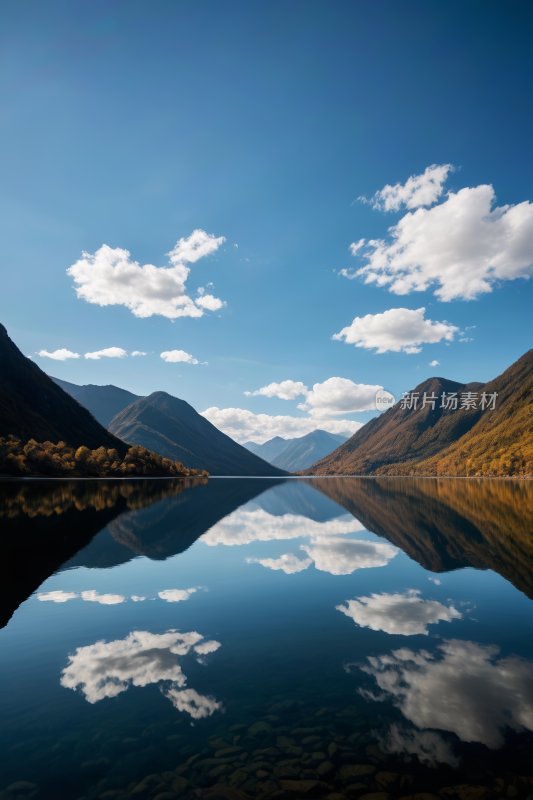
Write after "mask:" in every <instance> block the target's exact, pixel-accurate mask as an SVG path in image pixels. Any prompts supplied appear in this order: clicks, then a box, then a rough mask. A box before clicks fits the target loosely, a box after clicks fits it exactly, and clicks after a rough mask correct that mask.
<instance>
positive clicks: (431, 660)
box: [360, 639, 533, 749]
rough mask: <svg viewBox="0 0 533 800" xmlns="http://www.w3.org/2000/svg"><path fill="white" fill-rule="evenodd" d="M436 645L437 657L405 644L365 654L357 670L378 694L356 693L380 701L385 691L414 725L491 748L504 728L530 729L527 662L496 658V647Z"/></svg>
mask: <svg viewBox="0 0 533 800" xmlns="http://www.w3.org/2000/svg"><path fill="white" fill-rule="evenodd" d="M438 649H439V650H440V652H441V658H436V657H435V656H434V655H431V654H430V653H428V652H427V651H425V650H420V651H419V652H414V651H412V650H409V649H407V648H402V649H400V650H395V651H393V652H392V654H391V655H385V656H379V657H377V658H375V657H373V656H371V657H369V658H368V662H369V664H368V665H364V666H362V667H361V669H362V670H363V671H364V672H366V673H368V674H369V675H371V676H372V677H373V678H375V680H376V682H377V684H378V686H379V688H380V690H381V694H380V695H379V696H374V694H373V693H372V692H371V691H368V690H364V689H361V690H360V692H361V694H363V696H365V697H367V699H373V700H381V699H383V693H385V696H389V697H391V698H392V700H393V702H394V704H395V705H396V706H397V707H398V708H399V709H400V710H401V712H402V713H403V715H404V716H405V717H406V718H407V719H408V720H409V721H410V722H412V723H413V724H414V725H416V726H417V727H418V728H438V729H441V730H447V731H452V732H453V733H455V734H456V735H457V736H458V737H459V738H460V739H461V740H462V741H463V742H481V743H482V744H485V745H486V746H487V747H490V748H492V749H496V748H499V747H501V746H502V745H503V743H504V737H503V733H502V731H504V730H505V728H511V729H513V730H515V731H523V730H524V729H526V730H529V731H531V730H533V664H532V662H531V661H526V660H525V659H523V658H520V657H518V656H515V655H510V656H506V657H505V658H501V659H499V660H496V657H497V655H498V653H499V650H500V649H499V647H496V646H495V645H480V644H476V643H475V642H470V641H459V640H457V639H452V640H450V641H446V642H444V643H443V644H441V645H439V646H438Z"/></svg>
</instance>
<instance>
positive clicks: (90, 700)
mask: <svg viewBox="0 0 533 800" xmlns="http://www.w3.org/2000/svg"><path fill="white" fill-rule="evenodd" d="M0 520H1V530H2V533H1V536H2V563H1V566H0V573H1V581H0V584H1V585H0V625H2V626H3V627H2V628H1V629H0V687H1V688H0V800H13V799H14V798H20V799H21V800H22V798H24V800H25V799H26V798H30V797H35V799H36V800H49V799H50V800H71V799H72V800H76V799H77V798H85V800H93V798H98V797H102V798H109V799H110V800H115V799H116V800H128V799H129V798H131V799H132V800H134V799H136V798H156V797H157V798H158V800H171V798H174V797H180V798H184V800H185V798H197V797H205V798H207V799H208V798H213V799H215V798H223V797H225V798H227V800H245V799H246V798H247V797H254V798H255V797H260V798H262V797H265V798H267V797H273V798H274V797H275V798H279V800H282V799H283V800H284V798H287V799H288V800H290V798H298V797H317V798H318V797H324V798H325V797H328V796H329V795H333V794H335V797H333V798H332V800H342V798H341V796H342V795H343V796H344V797H347V798H352V797H353V798H359V797H361V796H364V795H367V794H375V793H377V792H380V793H385V794H380V795H379V796H376V797H375V798H374V800H386V799H387V797H390V798H400V797H406V796H409V795H416V794H421V793H429V794H433V795H436V794H438V793H439V792H441V795H440V796H441V797H442V798H445V800H447V799H448V798H450V800H452V799H453V798H456V797H457V798H458V800H478V798H485V797H486V798H492V797H494V798H497V797H498V796H499V797H501V798H503V797H509V798H514V797H517V798H526V797H529V796H533V778H532V776H533V733H532V732H533V638H532V632H533V625H532V623H533V603H532V598H533V485H531V483H529V482H525V481H524V482H511V481H508V482H505V481H498V480H493V481H491V480H483V481H476V480H468V481H467V480H454V479H447V480H445V479H414V478H404V479H394V478H389V479H386V478H383V479H378V478H377V479H373V478H371V479H358V478H324V479H316V480H307V479H295V480H274V479H272V480H270V479H213V478H211V479H209V480H206V479H203V480H202V479H200V480H198V479H192V480H190V479H187V480H176V481H131V482H122V481H109V482H105V481H70V482H68V481H66V482H61V481H53V482H52V481H24V482H20V481H4V482H2V483H0ZM422 800H429V795H428V796H427V797H425V798H422Z"/></svg>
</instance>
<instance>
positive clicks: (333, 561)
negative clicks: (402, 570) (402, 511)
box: [300, 536, 398, 575]
mask: <svg viewBox="0 0 533 800" xmlns="http://www.w3.org/2000/svg"><path fill="white" fill-rule="evenodd" d="M300 549H301V550H304V551H305V552H306V553H307V555H308V556H309V557H310V558H312V559H313V561H314V562H315V567H316V569H319V570H321V571H322V572H329V573H331V574H332V575H351V574H352V572H355V570H356V569H368V568H369V567H384V566H386V565H387V564H388V563H389V561H390V560H391V558H394V556H395V555H396V553H397V552H398V550H397V548H396V547H393V546H392V545H390V544H382V543H381V542H365V541H361V540H359V539H340V538H336V537H326V536H317V537H316V538H314V539H313V541H312V542H311V544H309V545H304V544H302V545H300Z"/></svg>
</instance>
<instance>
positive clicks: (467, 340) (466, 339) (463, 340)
mask: <svg viewBox="0 0 533 800" xmlns="http://www.w3.org/2000/svg"><path fill="white" fill-rule="evenodd" d="M459 341H460V342H473V341H474V340H473V339H469V338H468V336H467V337H466V338H464V339H459Z"/></svg>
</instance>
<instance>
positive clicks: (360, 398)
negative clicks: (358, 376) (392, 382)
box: [298, 378, 383, 433]
mask: <svg viewBox="0 0 533 800" xmlns="http://www.w3.org/2000/svg"><path fill="white" fill-rule="evenodd" d="M380 389H383V386H380V385H379V384H376V385H372V384H366V383H354V382H353V381H350V380H348V378H328V380H327V381H324V383H315V385H314V386H313V389H312V391H310V392H307V395H306V398H305V402H303V403H300V404H299V405H298V408H300V409H301V410H302V411H308V412H309V414H310V415H311V416H312V417H314V418H315V419H322V418H327V417H328V416H330V415H336V414H351V413H354V412H356V411H369V410H374V409H375V408H376V392H377V391H379V390H380ZM334 432H335V431H332V433H334Z"/></svg>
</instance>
